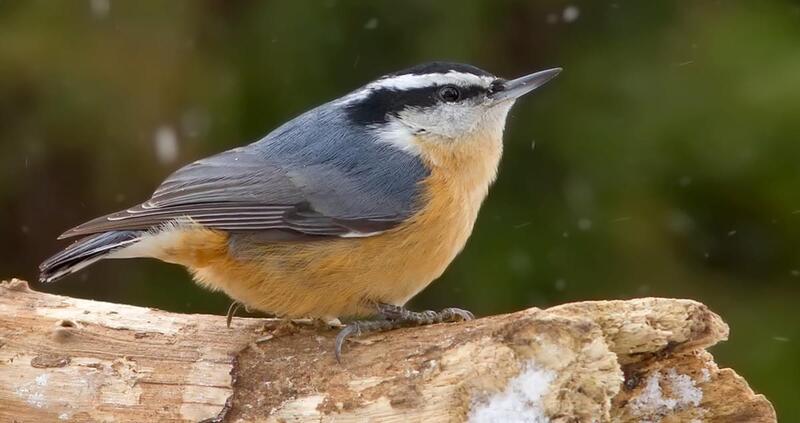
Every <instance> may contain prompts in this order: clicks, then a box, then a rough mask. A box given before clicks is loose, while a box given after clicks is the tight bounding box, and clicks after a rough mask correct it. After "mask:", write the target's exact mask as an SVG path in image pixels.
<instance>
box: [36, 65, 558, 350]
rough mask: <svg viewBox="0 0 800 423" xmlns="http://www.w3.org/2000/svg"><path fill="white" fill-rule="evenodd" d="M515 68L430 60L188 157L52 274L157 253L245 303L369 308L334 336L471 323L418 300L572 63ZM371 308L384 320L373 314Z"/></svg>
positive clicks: (45, 267) (46, 270)
mask: <svg viewBox="0 0 800 423" xmlns="http://www.w3.org/2000/svg"><path fill="white" fill-rule="evenodd" d="M560 71H561V68H552V69H546V70H543V71H539V72H535V73H531V74H528V75H525V76H522V77H519V78H516V79H511V80H507V79H503V78H500V77H497V76H495V75H493V74H491V73H489V72H487V71H485V70H482V69H480V68H478V67H475V66H472V65H467V64H462V63H453V62H429V63H423V64H420V65H416V66H413V67H410V68H407V69H405V70H401V71H398V72H393V73H389V74H386V75H383V76H381V77H379V78H378V79H376V80H374V81H372V82H369V83H367V84H366V85H364V86H362V87H360V88H357V89H355V90H353V91H352V92H350V93H348V94H346V95H344V96H342V97H340V98H337V99H334V100H332V101H329V102H327V103H325V104H322V105H321V106H318V107H315V108H313V109H311V110H309V111H307V112H305V113H302V114H300V115H299V116H297V117H295V118H293V119H291V120H289V121H288V122H286V123H284V124H283V125H281V126H279V127H278V128H276V129H274V130H273V131H272V132H270V133H269V134H267V135H266V136H264V137H263V138H261V139H259V140H257V141H255V142H253V143H251V144H248V145H245V146H240V147H237V148H233V149H231V150H227V151H224V152H221V153H219V154H216V155H212V156H210V157H207V158H204V159H200V160H197V161H195V162H193V163H191V164H188V165H186V166H184V167H182V168H180V169H178V170H177V171H175V172H174V173H172V174H171V175H170V176H169V177H167V178H166V179H165V180H164V182H163V183H162V184H161V185H160V186H159V187H158V188H157V189H156V190H155V192H154V193H153V195H152V196H151V198H149V199H148V200H146V201H145V202H143V203H141V204H138V205H136V206H133V207H131V208H128V209H126V210H122V211H119V212H116V213H112V214H108V215H105V216H102V217H99V218H96V219H93V220H90V221H88V222H86V223H83V224H81V225H78V226H76V227H74V228H72V229H69V230H67V231H66V232H64V233H63V234H62V235H61V236H60V237H59V239H64V238H72V237H79V238H78V240H77V241H76V242H74V243H73V244H71V245H69V246H68V247H66V248H65V249H64V250H62V251H61V252H59V253H57V254H55V255H54V256H52V257H50V258H48V259H47V260H45V261H44V262H43V263H42V264H41V265H40V267H39V271H40V281H41V282H45V283H50V282H53V281H56V280H58V279H60V278H62V277H64V276H66V275H68V274H71V273H74V272H77V271H79V270H81V269H83V268H85V267H87V266H89V265H91V264H93V263H95V262H97V261H99V260H103V259H123V258H138V257H149V258H156V259H158V260H161V261H164V262H168V263H175V264H179V265H182V266H185V267H186V268H187V269H188V270H189V272H190V273H191V275H192V276H193V279H194V281H196V283H197V284H199V285H201V286H202V287H205V288H208V289H210V290H212V291H222V292H224V293H225V294H227V295H228V296H229V297H230V298H231V299H232V300H233V301H234V302H233V304H232V307H231V309H229V313H228V325H229V326H230V319H231V315H232V312H235V309H236V308H238V306H239V305H244V306H246V307H248V309H255V310H259V311H262V312H266V313H269V314H272V315H275V316H279V317H283V318H314V319H323V320H329V321H332V320H335V319H339V318H355V320H352V321H350V323H348V324H347V325H345V326H344V328H343V329H342V330H341V331H340V332H339V334H338V335H337V337H336V339H335V355H336V358H337V360H339V359H340V356H341V349H342V345H343V344H344V342H345V340H346V339H347V338H348V337H350V336H358V335H362V334H365V333H369V332H377V331H385V330H390V329H395V328H399V327H404V326H414V325H424V324H431V323H440V322H453V321H460V320H469V319H472V318H473V315H472V313H470V312H468V311H466V310H462V309H458V308H446V309H443V310H442V311H439V312H434V311H423V312H415V311H411V310H409V309H407V308H406V307H405V304H406V303H407V302H408V301H409V300H410V299H411V298H412V297H414V296H415V295H416V294H418V293H419V292H420V291H421V290H423V289H424V288H425V287H427V286H428V285H429V284H430V283H431V282H432V281H434V280H436V279H437V278H439V277H440V276H441V275H442V274H443V273H444V272H445V269H446V268H447V267H448V266H449V265H450V263H451V262H452V261H453V259H454V258H455V257H456V256H457V255H458V254H459V253H460V252H461V250H462V249H463V248H464V246H465V245H466V243H467V240H468V238H469V237H470V235H471V233H472V231H473V227H474V225H475V221H476V219H477V216H478V212H479V210H480V208H481V204H482V203H483V201H484V199H485V198H486V196H487V194H488V192H489V188H490V186H491V185H492V184H493V182H494V181H495V179H496V176H497V172H498V166H499V163H500V158H501V155H502V151H503V140H502V138H503V131H504V128H505V124H506V118H507V116H508V113H509V110H510V109H511V107H512V106H513V105H514V104H515V102H516V101H517V100H518V99H519V98H520V97H522V96H523V95H525V94H527V93H529V92H531V91H533V90H535V89H536V88H538V87H540V86H541V85H543V84H545V83H546V82H548V81H549V80H551V79H552V78H554V77H555V76H556V75H558V74H559V72H560ZM365 317H369V318H371V319H364V318H365Z"/></svg>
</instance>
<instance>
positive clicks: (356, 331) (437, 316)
mask: <svg viewBox="0 0 800 423" xmlns="http://www.w3.org/2000/svg"><path fill="white" fill-rule="evenodd" d="M378 315H379V316H380V317H382V318H383V320H357V321H354V322H351V323H349V324H348V325H347V326H345V327H344V329H342V330H341V331H340V332H339V334H338V335H336V342H335V347H334V354H335V355H336V361H338V362H339V363H341V362H342V346H343V345H344V342H345V341H346V340H347V338H349V337H350V336H353V335H355V336H361V335H365V334H368V333H375V332H384V331H388V330H392V329H399V328H402V327H410V326H424V325H430V324H434V323H447V322H460V321H466V320H472V319H474V318H475V316H474V315H473V314H472V313H471V312H469V311H467V310H462V309H460V308H446V309H444V310H442V311H438V312H437V311H433V310H426V311H411V310H408V309H407V308H405V307H401V306H396V305H391V304H378Z"/></svg>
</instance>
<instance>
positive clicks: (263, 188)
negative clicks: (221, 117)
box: [61, 106, 428, 238]
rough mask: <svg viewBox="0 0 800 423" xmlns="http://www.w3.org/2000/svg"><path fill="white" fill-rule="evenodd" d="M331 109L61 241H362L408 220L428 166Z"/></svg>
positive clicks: (185, 171)
mask: <svg viewBox="0 0 800 423" xmlns="http://www.w3.org/2000/svg"><path fill="white" fill-rule="evenodd" d="M324 107H325V106H322V108H319V109H315V110H312V111H311V112H308V113H306V114H305V115H302V116H300V117H298V118H296V119H295V120H293V121H291V122H289V123H287V124H285V125H284V126H282V127H280V128H278V129H276V130H275V131H274V132H273V133H271V134H270V135H268V136H267V137H265V138H264V139H262V140H261V141H258V142H256V143H253V144H250V145H248V146H245V147H240V148H235V149H233V150H229V151H226V152H223V153H220V154H217V155H215V156H212V157H209V158H206V159H203V160H199V161H197V162H194V163H192V164H190V165H188V166H185V167H183V168H181V169H179V170H178V171H177V172H175V173H173V174H172V175H171V176H170V177H169V178H167V179H166V180H165V181H164V182H163V183H162V184H161V186H159V188H158V189H157V190H156V191H155V192H154V193H153V196H152V197H151V198H150V199H149V200H148V201H146V202H144V203H142V204H140V205H138V206H136V207H133V208H130V209H128V210H124V211H120V212H117V213H113V214H110V215H107V216H103V217H100V218H97V219H94V220H92V221H89V222H86V223H84V224H82V225H80V226H78V227H75V228H73V229H70V230H69V231H67V232H65V233H64V234H63V235H61V237H62V238H65V237H71V236H77V235H87V234H93V233H98V232H105V231H111V230H150V229H154V228H158V227H159V226H161V225H164V224H166V223H169V222H174V221H176V220H177V221H180V220H191V221H193V222H195V223H198V224H200V225H203V226H205V227H209V228H213V229H220V230H225V231H270V230H275V231H280V232H281V233H282V234H284V235H285V233H286V232H288V233H289V234H293V233H294V234H298V235H312V236H365V235H368V234H370V233H376V232H381V231H384V230H387V229H389V228H391V227H393V226H395V225H397V224H399V223H400V222H402V221H404V220H406V219H407V218H408V217H410V216H411V215H412V214H413V213H414V212H416V211H417V210H418V208H419V207H420V206H421V204H420V202H421V201H422V198H421V197H422V195H421V190H422V186H421V182H422V181H423V180H424V179H425V177H426V176H427V175H428V170H427V168H426V167H425V166H424V164H423V163H422V162H421V161H420V160H419V158H417V157H416V156H413V155H411V154H409V153H406V152H404V151H401V150H399V149H397V148H396V147H394V146H391V145H389V144H386V143H382V142H380V141H379V140H377V139H376V138H375V137H374V135H373V134H371V133H369V132H368V131H367V130H364V131H355V132H353V131H350V132H348V131H342V130H341V127H342V126H341V124H342V123H343V122H341V121H339V120H337V119H342V116H340V115H338V114H335V113H329V112H326V110H325V109H324Z"/></svg>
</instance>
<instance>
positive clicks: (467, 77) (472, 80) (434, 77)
mask: <svg viewBox="0 0 800 423" xmlns="http://www.w3.org/2000/svg"><path fill="white" fill-rule="evenodd" d="M493 80H494V78H491V77H488V76H479V75H475V74H472V73H464V72H456V71H449V72H447V73H427V74H405V75H396V76H390V77H387V78H383V79H379V80H377V81H375V82H373V83H370V84H368V85H367V86H366V87H365V88H366V89H368V90H376V89H381V88H389V89H394V90H409V89H414V88H423V87H432V86H434V85H444V84H454V85H459V86H467V85H481V86H488V85H489V84H491V83H492V81H493Z"/></svg>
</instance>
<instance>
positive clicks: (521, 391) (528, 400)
mask: <svg viewBox="0 0 800 423" xmlns="http://www.w3.org/2000/svg"><path fill="white" fill-rule="evenodd" d="M555 377H556V374H555V372H553V371H551V370H547V369H542V368H539V367H538V366H536V365H535V364H533V363H528V364H526V365H525V367H524V368H523V369H522V372H520V374H519V375H517V376H515V377H513V378H512V379H511V380H509V381H508V385H506V388H505V390H503V391H502V392H498V393H497V394H494V395H493V396H492V397H490V398H489V399H488V400H486V401H481V402H479V403H474V404H473V405H472V410H471V411H470V414H469V421H470V422H473V423H494V422H498V423H499V422H503V423H517V422H519V423H523V422H524V423H545V422H548V421H549V419H548V418H547V417H546V416H545V414H544V410H543V409H542V404H541V401H542V397H543V396H544V395H545V394H547V392H548V391H549V390H550V385H551V384H552V382H553V380H554V379H555Z"/></svg>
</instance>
